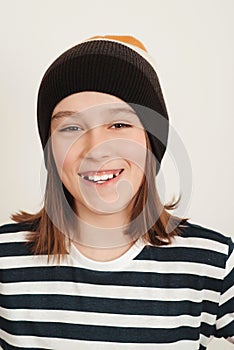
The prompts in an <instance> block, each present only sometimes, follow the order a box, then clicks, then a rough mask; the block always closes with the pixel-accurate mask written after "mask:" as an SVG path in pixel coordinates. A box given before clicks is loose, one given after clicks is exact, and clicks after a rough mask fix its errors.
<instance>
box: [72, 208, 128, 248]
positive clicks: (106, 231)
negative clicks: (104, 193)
mask: <svg viewBox="0 0 234 350" xmlns="http://www.w3.org/2000/svg"><path fill="white" fill-rule="evenodd" d="M76 212H77V213H78V214H77V216H78V230H77V232H78V233H77V237H74V241H76V242H77V243H79V244H81V245H82V246H87V247H89V248H91V247H92V248H97V249H99V248H100V249H102V248H108V249H114V248H119V247H121V246H126V245H128V244H129V243H130V241H131V239H130V238H129V236H128V235H127V234H125V230H126V228H127V226H128V222H129V218H130V209H124V210H123V211H119V212H116V213H111V214H102V213H101V214H100V213H98V212H91V211H89V210H87V209H86V208H82V207H80V206H79V210H76Z"/></svg>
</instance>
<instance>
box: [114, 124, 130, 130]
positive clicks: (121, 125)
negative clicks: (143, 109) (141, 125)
mask: <svg viewBox="0 0 234 350" xmlns="http://www.w3.org/2000/svg"><path fill="white" fill-rule="evenodd" d="M130 127H131V125H130V124H126V123H114V124H113V125H112V126H111V128H112V129H122V128H130Z"/></svg>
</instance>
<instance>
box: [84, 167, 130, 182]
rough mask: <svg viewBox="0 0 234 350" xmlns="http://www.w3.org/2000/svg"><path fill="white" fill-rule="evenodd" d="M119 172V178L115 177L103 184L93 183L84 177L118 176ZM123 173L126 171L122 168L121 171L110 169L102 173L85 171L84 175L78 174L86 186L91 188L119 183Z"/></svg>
mask: <svg viewBox="0 0 234 350" xmlns="http://www.w3.org/2000/svg"><path fill="white" fill-rule="evenodd" d="M118 172H119V175H118V176H116V177H114V178H113V179H111V180H108V181H105V182H103V183H97V182H92V181H89V180H87V179H84V178H83V177H82V176H95V175H99V176H101V175H109V174H117V173H118ZM123 172H124V169H123V168H120V169H108V170H101V171H85V172H82V173H78V175H79V177H80V178H81V180H83V181H84V183H85V184H86V185H89V186H108V185H110V184H113V183H115V182H116V181H118V180H119V178H120V176H121V175H122V173H123Z"/></svg>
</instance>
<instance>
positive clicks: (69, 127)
mask: <svg viewBox="0 0 234 350" xmlns="http://www.w3.org/2000/svg"><path fill="white" fill-rule="evenodd" d="M80 130H81V128H80V127H79V126H76V125H71V126H67V127H66V128H63V129H60V130H59V131H60V132H70V131H80Z"/></svg>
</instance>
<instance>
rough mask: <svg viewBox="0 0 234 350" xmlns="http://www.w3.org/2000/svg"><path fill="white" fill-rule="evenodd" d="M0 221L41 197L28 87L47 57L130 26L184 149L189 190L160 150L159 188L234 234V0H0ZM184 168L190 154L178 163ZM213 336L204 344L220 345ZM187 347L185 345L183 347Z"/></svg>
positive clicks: (199, 219)
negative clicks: (163, 186) (161, 181)
mask: <svg viewBox="0 0 234 350" xmlns="http://www.w3.org/2000/svg"><path fill="white" fill-rule="evenodd" d="M0 4H1V14H0V43H1V46H0V57H1V64H0V99H1V100H0V101H1V124H0V125H1V127H0V152H1V153H0V157H1V182H0V193H1V204H0V206H1V210H0V222H1V223H6V222H9V215H10V214H11V213H13V212H16V211H18V210H19V209H21V210H28V211H31V212H35V210H37V209H39V208H40V206H41V202H42V198H43V197H42V194H41V187H43V186H41V184H40V172H41V164H42V150H41V147H40V142H39V137H38V133H37V129H36V96H37V89H38V86H39V83H40V80H41V78H42V75H43V74H44V72H45V69H46V68H47V67H48V65H49V64H50V63H51V62H52V61H53V60H54V59H55V58H56V57H57V56H58V55H59V54H60V53H62V52H63V51H64V50H65V49H67V48H70V47H71V46H73V45H75V44H77V43H78V42H79V41H81V40H84V39H86V38H88V37H90V36H93V35H98V34H99V35H105V34H115V35H118V34H120V35H133V36H136V37H137V38H139V39H140V40H141V41H142V42H143V43H144V45H145V46H146V48H147V49H148V51H149V52H150V54H151V55H152V56H153V57H154V59H155V61H156V65H157V71H158V75H159V78H160V82H161V85H162V89H163V92H164V96H165V100H166V103H167V106H168V111H169V115H170V119H171V123H172V125H173V127H174V129H175V130H176V132H177V133H178V134H179V136H180V138H181V140H182V142H183V144H184V148H185V149H186V151H187V153H188V156H189V159H190V162H191V171H192V176H193V178H192V195H190V190H187V189H186V186H185V185H186V181H184V180H183V179H182V180H183V183H182V186H181V187H180V186H179V179H180V173H181V169H180V167H179V166H178V165H177V164H176V165H175V166H174V168H173V164H175V159H174V155H173V150H169V152H168V153H167V155H166V156H165V159H164V162H163V164H162V171H161V174H160V177H161V178H163V179H164V180H165V182H166V188H167V193H166V197H167V198H168V199H169V198H171V196H172V195H173V194H174V195H177V194H178V193H179V192H182V195H183V197H182V198H184V199H183V200H184V202H183V203H185V204H184V205H183V208H184V209H183V210H182V212H181V215H184V216H187V217H190V218H191V221H192V222H195V223H198V224H200V225H204V226H206V227H209V228H213V229H215V230H218V231H221V232H223V233H225V234H228V235H232V236H233V237H234V226H233V222H232V217H233V213H232V210H233V198H234V188H233V181H234V162H233V156H234V141H233V138H234V136H233V134H234V122H233V120H234V118H233V117H234V98H233V90H234V79H233V78H234V69H233V65H234V64H233V62H234V40H233V34H234V1H233V0H145V1H136V0H118V1H117V0H115V1H113V0H98V1H94V0H93V1H90V0H86V1H81V0H66V1H65V0H60V1H59V0H48V1H45V0H44V1H43V0H40V1H39V0H31V1H30V0H28V1H27V0H20V1H17V0H15V1H12V0H8V1H7V2H6V1H0ZM183 166H184V168H186V169H188V170H189V169H190V165H189V163H186V162H185V163H184V164H183ZM226 343H227V342H224V341H218V340H214V341H213V342H212V344H211V345H210V347H209V349H210V350H211V349H213V350H220V349H221V348H222V350H228V349H231V348H233V346H231V345H229V344H228V343H227V344H226ZM188 350H189V349H188Z"/></svg>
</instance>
